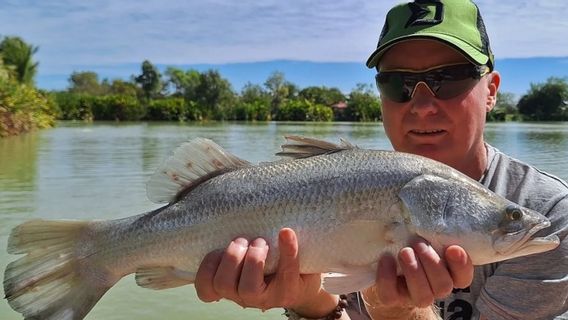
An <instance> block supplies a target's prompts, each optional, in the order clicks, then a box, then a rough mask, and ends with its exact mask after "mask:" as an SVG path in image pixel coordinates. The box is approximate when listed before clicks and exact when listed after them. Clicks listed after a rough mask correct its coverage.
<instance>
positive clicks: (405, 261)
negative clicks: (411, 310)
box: [398, 248, 434, 308]
mask: <svg viewBox="0 0 568 320" xmlns="http://www.w3.org/2000/svg"><path fill="white" fill-rule="evenodd" d="M398 259H399V263H400V267H401V269H402V273H403V274H404V277H405V279H406V286H407V288H408V292H409V294H410V298H411V300H412V303H413V304H414V305H415V306H417V307H420V308H425V307H427V306H429V305H430V304H432V303H433V302H434V295H433V294H432V289H431V288H430V283H429V282H428V278H427V277H426V274H425V272H424V268H423V266H422V264H421V263H420V260H419V259H418V258H417V257H416V254H415V252H414V250H413V249H412V248H403V249H402V250H400V252H399V255H398Z"/></svg>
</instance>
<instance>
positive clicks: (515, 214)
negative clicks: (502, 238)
mask: <svg viewBox="0 0 568 320" xmlns="http://www.w3.org/2000/svg"><path fill="white" fill-rule="evenodd" d="M506 211H507V218H509V220H513V221H519V220H521V219H522V218H523V212H522V211H521V210H520V209H519V208H517V207H514V206H509V207H507V209H506Z"/></svg>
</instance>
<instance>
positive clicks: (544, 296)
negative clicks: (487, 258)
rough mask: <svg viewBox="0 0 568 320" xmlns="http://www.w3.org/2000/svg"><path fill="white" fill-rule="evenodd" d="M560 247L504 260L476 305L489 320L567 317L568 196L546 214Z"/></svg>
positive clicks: (540, 233)
mask: <svg viewBox="0 0 568 320" xmlns="http://www.w3.org/2000/svg"><path fill="white" fill-rule="evenodd" d="M547 216H548V218H549V219H550V221H551V226H550V227H549V228H547V229H545V230H541V231H540V232H539V233H538V234H537V235H538V236H544V235H547V234H556V235H557V236H558V237H559V238H560V241H561V242H560V245H559V247H558V248H556V249H554V250H551V251H548V252H544V253H541V254H535V255H531V256H525V257H520V258H516V259H512V260H509V261H505V262H503V263H501V264H499V266H498V267H497V269H496V270H495V272H494V274H493V275H492V276H490V277H489V278H487V281H486V283H485V285H484V287H483V288H482V290H481V293H480V296H479V299H478V300H477V302H476V307H477V309H478V310H479V311H480V313H481V314H482V315H484V316H485V317H487V318H488V319H496V320H502V319H503V320H504V319H507V320H509V319H511V320H517V319H519V320H520V319H530V320H535V319H547V320H549V319H557V320H560V319H563V320H564V319H566V320H568V196H566V195H565V196H564V197H563V198H561V199H560V200H559V201H558V202H557V203H556V205H554V206H553V207H552V209H551V210H550V211H549V212H548V214H547Z"/></svg>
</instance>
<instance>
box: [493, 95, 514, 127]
mask: <svg viewBox="0 0 568 320" xmlns="http://www.w3.org/2000/svg"><path fill="white" fill-rule="evenodd" d="M518 118H519V112H518V110H517V102H516V100H515V95H514V94H512V93H510V92H500V91H499V92H497V102H496V103H495V106H494V107H493V110H491V112H488V113H487V121H511V120H518Z"/></svg>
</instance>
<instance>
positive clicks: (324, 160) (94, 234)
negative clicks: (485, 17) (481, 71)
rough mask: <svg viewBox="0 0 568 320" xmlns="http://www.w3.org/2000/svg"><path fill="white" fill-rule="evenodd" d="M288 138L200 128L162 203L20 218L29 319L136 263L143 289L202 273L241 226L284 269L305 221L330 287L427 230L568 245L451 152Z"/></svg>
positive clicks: (437, 243) (457, 237)
mask: <svg viewBox="0 0 568 320" xmlns="http://www.w3.org/2000/svg"><path fill="white" fill-rule="evenodd" d="M287 139H288V142H287V143H286V144H284V145H283V146H282V147H283V148H282V151H281V152H280V153H279V155H281V156H284V157H287V158H285V159H283V160H278V161H273V162H264V163H260V164H256V165H253V164H251V163H249V162H248V161H246V160H243V159H241V158H239V157H237V156H235V155H233V154H231V153H229V152H227V151H225V150H224V149H222V148H221V147H220V146H218V145H217V144H215V143H214V142H213V141H211V140H208V139H203V138H196V139H194V140H191V141H189V142H186V143H184V144H183V145H181V146H180V147H179V148H177V149H176V150H175V151H174V152H173V154H172V155H171V156H170V157H169V158H168V159H166V160H165V161H164V162H163V164H162V165H161V166H160V167H159V169H158V170H157V171H156V173H155V174H154V175H153V176H151V178H150V180H149V182H148V186H147V190H148V196H149V198H150V199H151V200H152V201H155V202H158V203H164V206H163V207H161V208H159V209H157V210H153V211H151V212H147V213H144V214H141V215H136V216H132V217H128V218H122V219H116V220H102V221H46V220H31V221H28V222H25V223H23V224H21V225H19V226H16V227H15V228H14V229H13V230H12V232H11V234H10V237H9V240H8V252H9V253H11V254H21V255H23V256H21V257H20V258H19V259H17V260H15V261H13V262H11V263H10V264H9V265H8V266H7V268H6V271H5V274H4V292H5V295H6V299H8V303H9V304H10V306H11V307H12V308H13V309H14V310H16V311H18V312H20V313H22V314H23V315H24V317H25V318H26V319H28V318H29V319H32V318H33V319H82V318H84V317H85V315H86V314H87V313H88V312H89V311H90V310H91V308H93V306H94V305H95V304H96V303H97V301H98V300H99V299H100V298H101V297H102V296H103V295H104V293H105V292H106V291H107V290H108V289H109V288H111V287H112V286H113V285H114V284H115V283H116V282H117V281H119V280H120V279H121V278H122V277H124V276H126V275H128V274H131V273H135V274H136V276H135V279H136V282H137V284H138V285H140V286H142V287H144V288H150V289H167V288H173V287H178V286H182V285H186V284H192V283H193V282H194V279H195V274H196V272H197V270H198V266H199V265H200V263H201V261H202V259H203V257H204V256H205V255H206V254H207V253H209V252H211V251H214V250H217V249H223V248H225V247H226V246H227V245H228V244H229V243H230V242H231V241H232V240H233V239H235V238H237V237H245V238H248V239H249V240H251V241H252V240H253V239H254V238H257V237H263V238H264V239H265V240H266V241H267V243H268V246H269V248H270V249H269V253H268V258H267V262H266V265H265V273H266V274H270V273H274V272H275V270H276V267H277V264H278V257H279V254H278V240H277V239H278V238H277V237H278V233H279V231H280V230H281V229H282V228H285V227H287V228H291V229H293V230H294V231H295V232H296V235H297V238H298V242H299V260H300V270H301V272H302V273H305V274H308V273H321V274H323V277H324V280H323V286H324V289H325V290H327V291H329V292H331V293H348V292H354V291H359V290H361V289H364V288H366V287H368V286H370V285H372V284H373V283H374V280H375V272H376V266H377V261H378V258H379V257H380V256H381V255H382V254H384V253H387V252H388V253H391V254H396V253H397V252H398V251H399V250H400V249H401V248H403V247H404V246H407V245H409V243H410V242H411V241H412V240H413V239H414V238H416V237H422V238H424V239H426V240H427V241H428V242H429V243H430V244H431V246H432V247H433V248H434V250H436V251H437V252H438V253H439V254H442V253H443V252H444V249H445V248H446V247H447V246H449V245H460V246H462V247H463V248H464V249H465V250H466V251H467V252H468V253H469V255H470V257H471V260H472V262H473V263H474V264H475V265H481V264H487V263H492V262H496V261H501V260H505V259H512V258H515V257H520V256H525V255H529V254H535V253H540V252H544V251H548V250H553V249H554V248H555V247H557V246H558V244H559V239H558V237H557V236H555V235H546V230H543V229H545V228H546V227H548V226H549V225H550V222H549V220H547V218H546V217H544V216H543V215H541V214H540V213H538V212H535V211H532V210H529V209H527V208H523V207H521V206H519V205H517V204H515V203H512V202H510V201H508V200H506V199H504V198H503V197H500V196H498V195H496V194H494V193H492V192H491V191H489V190H487V189H486V188H484V187H483V186H482V185H481V184H479V183H478V182H476V181H474V180H472V179H470V178H468V177H467V176H465V175H463V174H462V173H460V172H458V171H456V170H454V169H452V168H451V167H448V166H446V165H444V164H442V163H439V162H436V161H434V160H431V159H427V158H424V157H421V156H417V155H412V154H406V153H400V152H394V151H381V150H367V149H362V148H358V147H356V146H355V145H353V144H351V143H349V142H347V141H344V140H342V141H341V142H340V143H337V144H335V143H331V142H326V141H321V140H317V139H312V138H306V137H298V136H290V137H287ZM539 231H542V232H539ZM537 232H539V233H538V234H537Z"/></svg>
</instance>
